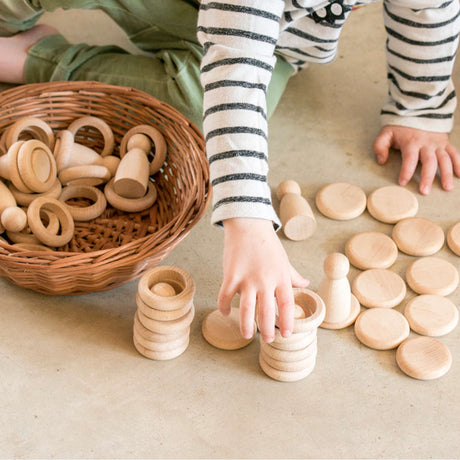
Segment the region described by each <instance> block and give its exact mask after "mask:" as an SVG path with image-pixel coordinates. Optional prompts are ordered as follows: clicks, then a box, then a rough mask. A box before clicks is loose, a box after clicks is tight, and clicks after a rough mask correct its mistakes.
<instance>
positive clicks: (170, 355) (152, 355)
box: [133, 337, 189, 361]
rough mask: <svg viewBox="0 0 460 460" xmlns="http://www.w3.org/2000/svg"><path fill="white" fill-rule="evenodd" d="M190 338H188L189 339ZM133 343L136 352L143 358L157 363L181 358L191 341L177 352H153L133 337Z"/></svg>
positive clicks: (176, 350) (177, 349)
mask: <svg viewBox="0 0 460 460" xmlns="http://www.w3.org/2000/svg"><path fill="white" fill-rule="evenodd" d="M187 338H188V337H187ZM133 343H134V346H135V347H136V350H137V351H138V352H139V353H140V354H141V355H143V356H145V357H146V358H149V359H154V360H156V361H166V360H169V359H174V358H177V357H178V356H180V355H181V354H182V353H183V352H184V351H185V350H186V349H187V347H188V345H189V340H187V341H186V342H185V343H184V344H183V345H181V346H180V347H178V348H176V349H175V350H166V351H153V350H149V349H148V348H145V347H143V346H142V345H141V344H140V343H139V342H138V341H137V340H136V338H135V337H133Z"/></svg>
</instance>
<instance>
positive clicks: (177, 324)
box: [137, 304, 195, 334]
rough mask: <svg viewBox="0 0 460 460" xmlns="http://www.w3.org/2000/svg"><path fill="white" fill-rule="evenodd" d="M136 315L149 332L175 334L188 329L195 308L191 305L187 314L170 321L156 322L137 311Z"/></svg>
mask: <svg viewBox="0 0 460 460" xmlns="http://www.w3.org/2000/svg"><path fill="white" fill-rule="evenodd" d="M137 314H138V318H139V321H140V322H141V323H142V324H143V325H144V327H145V328H147V329H148V330H149V331H152V332H157V333H158V334H174V333H175V332H178V331H183V330H184V329H186V328H188V327H190V325H191V324H192V321H193V318H194V316H195V308H194V306H193V304H192V308H190V310H189V311H188V313H186V314H185V315H184V316H182V317H180V318H178V319H174V320H171V321H157V320H155V319H152V318H149V317H148V316H145V315H144V313H143V312H142V311H141V310H139V309H138V311H137Z"/></svg>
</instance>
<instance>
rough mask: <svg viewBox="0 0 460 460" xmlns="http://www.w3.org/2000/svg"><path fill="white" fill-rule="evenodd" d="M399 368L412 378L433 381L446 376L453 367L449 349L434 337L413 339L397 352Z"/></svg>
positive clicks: (407, 341)
mask: <svg viewBox="0 0 460 460" xmlns="http://www.w3.org/2000/svg"><path fill="white" fill-rule="evenodd" d="M396 362H397V363H398V366H399V368H400V369H401V370H402V371H403V372H404V373H405V374H407V375H409V376H410V377H413V378H414V379H419V380H433V379H437V378H439V377H442V376H443V375H444V374H446V373H447V372H448V371H449V369H450V367H451V365H452V355H451V353H450V350H449V348H448V347H447V346H446V345H445V344H443V343H442V342H440V341H439V340H437V339H433V338H432V337H413V338H411V339H408V340H406V341H405V342H403V343H402V344H401V346H400V347H399V348H398V351H397V352H396Z"/></svg>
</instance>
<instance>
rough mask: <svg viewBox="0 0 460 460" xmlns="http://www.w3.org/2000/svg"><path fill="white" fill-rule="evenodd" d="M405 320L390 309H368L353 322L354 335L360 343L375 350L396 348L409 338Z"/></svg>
mask: <svg viewBox="0 0 460 460" xmlns="http://www.w3.org/2000/svg"><path fill="white" fill-rule="evenodd" d="M409 332H410V328H409V323H408V322H407V320H406V318H405V317H404V316H403V315H402V314H401V313H399V311H397V310H393V309H391V308H370V309H369V310H365V311H363V312H362V313H361V314H360V315H359V316H358V319H357V320H356V322H355V335H356V337H357V338H358V339H359V341H360V342H361V343H363V344H364V345H366V346H367V347H369V348H374V349H375V350H391V349H393V348H396V347H397V346H398V345H399V344H400V343H401V342H402V341H403V340H405V339H406V338H407V337H408V336H409Z"/></svg>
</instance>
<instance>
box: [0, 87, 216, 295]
mask: <svg viewBox="0 0 460 460" xmlns="http://www.w3.org/2000/svg"><path fill="white" fill-rule="evenodd" d="M85 115H92V116H96V117H99V118H102V119H103V120H105V121H106V122H107V123H108V124H109V125H110V126H111V128H112V130H113V132H114V135H115V142H116V149H117V148H118V145H119V144H120V142H121V139H122V137H123V135H124V134H125V133H126V131H128V130H129V129H130V128H132V127H133V126H136V125H139V124H150V125H154V126H155V127H156V128H158V129H159V130H160V131H161V132H162V133H163V135H164V136H165V139H166V143H167V146H168V155H167V158H166V162H165V164H164V166H163V168H162V169H161V171H160V172H158V173H157V174H155V175H154V176H153V178H152V179H153V180H154V182H155V185H156V187H157V192H158V198H157V201H156V203H155V204H154V205H153V206H152V207H151V208H150V209H148V210H147V211H144V212H139V213H124V212H121V211H118V210H116V209H114V208H112V207H110V206H108V207H107V210H106V211H105V212H104V214H102V215H101V216H100V217H98V218H97V219H94V220H92V221H90V222H77V223H76V226H75V235H74V237H73V239H72V241H70V243H69V244H67V245H66V246H64V247H63V248H59V250H57V251H55V252H46V251H33V252H32V251H28V250H23V249H17V248H15V247H13V246H12V245H9V244H4V243H0V276H3V277H5V278H7V279H9V280H10V281H12V282H13V283H15V284H17V285H19V286H22V287H25V288H28V289H32V290H34V291H37V292H42V293H45V294H52V295H62V294H66V295H69V294H72V295H74V294H86V293H90V292H98V291H104V290H109V289H112V288H114V287H116V286H119V285H121V284H123V283H125V282H127V281H130V280H132V279H135V278H138V277H139V276H141V275H142V274H143V273H144V272H145V271H146V270H147V269H149V268H151V267H153V266H155V265H157V264H159V263H160V262H161V261H162V260H163V259H164V258H165V257H166V256H167V255H168V253H169V252H170V251H171V250H172V249H173V248H174V247H176V246H177V244H178V243H179V242H180V241H181V240H182V239H183V238H184V237H185V236H186V235H187V234H188V232H189V231H190V229H191V228H192V227H193V226H194V225H195V224H196V223H197V222H198V221H199V219H200V218H201V217H202V216H203V214H204V212H205V210H206V207H207V205H208V203H209V200H210V184H209V167H208V163H207V159H206V155H205V147H204V140H203V137H202V135H201V133H200V132H199V131H198V129H197V128H196V127H195V126H194V125H193V123H191V122H190V121H188V120H187V119H186V118H185V117H184V116H183V115H181V114H180V113H179V112H178V111H177V110H175V109H174V108H172V107H171V106H169V105H168V104H165V103H163V102H161V101H159V100H157V99H156V98H154V97H152V96H150V95H148V94H146V93H144V92H142V91H139V90H136V89H133V88H127V87H119V86H112V85H107V84H103V83H98V82H50V83H38V84H30V85H23V86H19V87H17V88H13V89H10V90H7V91H5V92H3V93H0V133H1V132H2V131H3V130H4V129H6V128H7V127H8V126H9V125H10V124H12V123H14V122H15V121H16V120H17V119H19V118H22V117H25V116H34V117H39V118H42V119H43V120H45V121H46V122H47V123H49V124H50V126H51V127H52V128H53V130H55V131H58V130H61V129H65V128H66V127H67V126H68V125H69V124H70V123H71V122H72V121H73V120H74V119H76V118H79V117H82V116H85ZM76 140H77V142H80V143H82V144H85V145H87V146H89V147H92V148H95V149H96V150H98V151H100V149H101V147H102V145H103V143H102V142H103V139H102V136H100V135H99V134H98V133H95V132H94V131H85V130H84V129H81V130H80V131H79V133H78V135H77V137H76ZM114 154H115V155H117V154H118V151H117V150H116V151H115V152H114Z"/></svg>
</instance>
